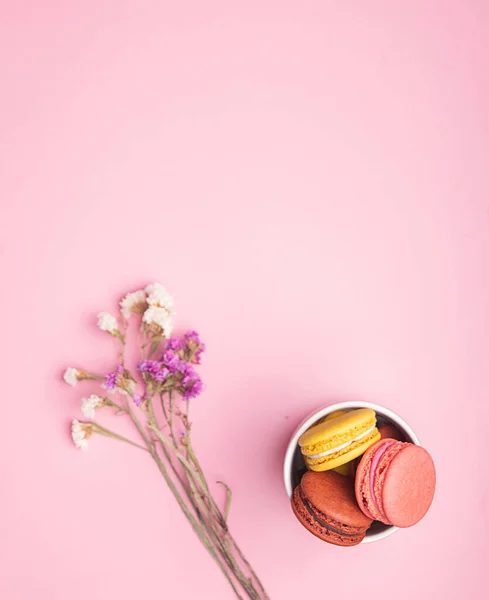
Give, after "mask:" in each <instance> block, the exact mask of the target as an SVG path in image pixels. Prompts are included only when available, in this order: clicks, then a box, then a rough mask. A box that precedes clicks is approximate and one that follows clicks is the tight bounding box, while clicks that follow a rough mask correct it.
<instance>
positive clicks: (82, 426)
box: [71, 419, 92, 450]
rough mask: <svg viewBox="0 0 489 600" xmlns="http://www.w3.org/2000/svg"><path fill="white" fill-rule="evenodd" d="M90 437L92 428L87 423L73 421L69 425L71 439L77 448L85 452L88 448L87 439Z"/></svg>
mask: <svg viewBox="0 0 489 600" xmlns="http://www.w3.org/2000/svg"><path fill="white" fill-rule="evenodd" d="M91 435H92V426H91V425H89V424H88V423H80V421H77V420H76V419H73V421H72V423H71V437H72V438H73V442H74V443H75V446H76V447H77V448H80V450H86V449H87V447H88V438H89V437H90V436H91Z"/></svg>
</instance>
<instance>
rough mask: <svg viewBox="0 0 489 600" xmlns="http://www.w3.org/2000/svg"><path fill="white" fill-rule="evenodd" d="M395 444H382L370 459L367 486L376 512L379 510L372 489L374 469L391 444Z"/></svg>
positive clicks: (373, 489) (390, 442)
mask: <svg viewBox="0 0 489 600" xmlns="http://www.w3.org/2000/svg"><path fill="white" fill-rule="evenodd" d="M395 443H396V442H395V441H394V440H392V441H389V442H386V443H385V444H382V446H381V447H380V448H378V449H377V451H376V452H375V454H374V456H373V458H372V463H371V465H370V474H369V484H370V495H371V497H372V499H373V501H374V504H375V508H376V509H377V510H380V508H379V505H378V503H377V498H376V497H375V487H374V483H375V469H376V468H377V466H378V464H379V462H380V459H381V458H382V456H383V454H384V453H385V452H386V450H387V449H388V448H390V447H391V446H392V445H393V444H395Z"/></svg>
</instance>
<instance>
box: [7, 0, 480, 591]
mask: <svg viewBox="0 0 489 600" xmlns="http://www.w3.org/2000/svg"><path fill="white" fill-rule="evenodd" d="M399 5H401V6H402V8H400V7H399ZM488 27H489V4H488V3H487V2H485V1H483V0H480V1H479V2H477V1H467V0H466V1H461V0H460V1H457V2H455V1H447V0H444V1H441V0H439V1H435V2H430V3H427V2H424V1H421V0H413V1H412V2H405V3H394V2H387V1H385V2H370V1H366V2H361V3H359V2H350V1H345V2H336V3H331V2H320V1H317V2H313V1H304V2H289V1H285V2H284V1H282V2H278V1H276V2H272V1H271V0H268V1H267V0H265V1H263V0H260V2H258V1H251V2H247V3H244V2H243V3H237V2H228V1H224V0H221V1H217V0H211V1H209V2H197V1H194V2H185V1H182V2H168V1H167V2H161V1H159V2H157V1H148V2H145V1H138V2H136V1H135V0H132V1H131V0H126V1H125V2H120V1H115V0H111V1H103V0H97V1H96V2H95V1H93V0H87V1H86V2H78V3H73V2H72V3H66V2H61V1H56V2H55V1H48V0H45V1H44V2H34V1H31V2H27V1H19V2H7V1H6V0H4V1H3V2H1V8H0V81H1V85H2V93H1V95H0V203H1V204H0V207H1V208H0V272H1V275H2V294H1V296H0V298H1V300H0V303H1V304H0V307H1V309H2V317H3V324H2V363H1V364H2V369H1V370H2V375H3V377H2V392H3V393H2V397H3V414H2V417H3V421H2V433H1V436H0V445H1V450H2V451H1V453H0V474H1V488H0V505H1V509H2V519H0V596H1V598H2V600H3V599H5V600H31V599H32V598H41V599H43V600H44V599H46V600H47V599H49V600H65V598H67V597H69V598H70V599H71V600H82V599H85V598H91V599H93V600H99V599H100V600H102V599H107V598H110V599H117V600H129V599H131V600H132V599H133V598H143V597H150V596H151V597H154V598H213V599H214V600H221V599H228V598H231V597H232V596H231V593H230V590H229V589H228V587H227V584H226V583H225V580H224V578H223V577H222V575H221V574H220V573H219V571H218V569H217V568H216V567H215V566H214V564H213V562H212V560H211V559H210V558H209V557H208V556H207V554H206V552H205V551H204V550H203V549H202V548H201V546H200V545H199V543H198V542H197V541H196V539H194V535H193V533H192V532H191V530H190V528H189V527H188V525H187V523H186V522H185V520H184V518H183V517H182V515H181V514H180V512H179V510H178V508H177V506H176V505H175V503H174V501H173V499H172V497H171V496H170V494H169V493H168V492H167V490H166V488H165V486H164V484H163V482H162V481H161V480H160V477H159V476H158V474H157V472H156V470H155V468H154V467H153V465H152V464H151V463H150V462H149V461H148V460H146V457H145V456H143V455H142V453H141V455H140V453H139V452H138V451H137V450H133V449H131V448H129V447H123V446H121V445H119V444H118V443H116V442H113V441H110V440H104V439H94V440H91V443H90V448H89V450H88V452H86V453H82V452H80V451H77V450H76V449H75V448H74V447H73V445H72V443H71V440H70V437H69V421H70V419H71V417H72V416H73V415H78V416H80V412H79V398H80V396H81V395H82V394H85V393H86V392H89V391H93V389H94V388H93V387H91V386H90V385H88V386H86V387H84V388H83V389H80V388H77V389H71V388H69V387H67V386H66V385H65V384H63V383H62V381H61V380H60V375H61V372H62V370H63V368H64V367H65V366H66V365H76V366H78V365H85V366H86V367H88V368H90V367H93V368H108V367H109V366H112V364H113V361H112V350H113V342H112V340H111V339H108V337H105V336H104V335H102V334H101V333H99V332H98V331H97V329H96V327H95V325H94V313H95V312H96V311H98V310H103V309H106V310H113V309H114V308H115V303H116V300H117V298H118V296H119V295H120V294H122V293H124V292H125V291H126V290H128V289H131V288H134V287H137V286H138V285H141V284H143V283H147V282H150V281H154V280H157V281H161V282H163V283H164V284H165V285H166V286H167V287H168V288H169V289H170V290H171V292H172V293H173V295H174V297H175V302H176V305H177V310H178V324H179V325H180V326H181V327H183V326H187V325H192V326H194V327H195V328H197V329H199V330H200V331H201V333H202V335H203V337H204V338H205V340H206V342H207V344H208V348H209V351H208V353H207V356H206V358H205V361H204V365H203V369H202V373H203V376H204V377H205V380H206V382H207V386H208V389H207V392H206V394H205V395H204V396H203V397H202V398H201V399H199V400H198V401H196V402H195V403H194V406H193V409H192V411H193V415H194V423H195V427H194V429H195V445H196V447H197V449H198V451H199V453H200V455H201V458H202V462H203V463H204V465H205V469H206V471H207V473H208V474H209V476H210V477H211V479H216V480H217V479H223V480H225V481H227V482H228V483H229V484H230V485H231V487H232V488H233V491H234V503H233V507H232V509H231V526H232V528H233V529H234V531H235V534H236V537H237V538H238V540H239V541H240V543H241V545H242V547H243V548H244V550H245V551H246V553H247V555H248V556H249V558H250V560H251V561H252V562H253V564H254V566H255V567H256V569H257V570H258V571H259V573H260V574H261V575H262V578H263V580H264V582H265V584H266V587H267V588H268V590H269V592H270V595H271V597H272V598H273V599H274V600H287V599H289V598H291V599H292V598H296V597H297V595H298V594H299V593H300V594H301V596H303V595H304V594H309V595H311V596H314V597H315V596H316V595H317V594H318V591H320V590H321V589H322V587H321V586H323V585H324V581H321V582H319V581H318V580H317V578H316V575H317V573H318V572H321V573H323V574H324V577H326V578H327V576H328V573H333V574H334V577H332V578H331V579H328V593H329V594H330V595H335V594H336V595H339V594H340V593H341V590H343V584H344V581H348V585H349V595H350V596H349V597H354V596H357V595H358V594H360V593H362V597H364V598H372V599H373V598H384V597H385V598H387V596H386V595H384V594H387V592H385V593H384V592H383V590H391V589H392V588H393V587H394V589H396V600H408V599H411V598H413V597H417V598H426V599H428V598H431V597H434V596H436V597H443V598H444V599H445V600H458V599H459V598H462V597H467V596H470V597H471V598H472V599H474V600H478V599H482V598H484V597H485V595H486V590H485V589H484V588H483V582H484V581H485V580H486V577H485V573H484V570H483V569H484V566H485V561H486V559H485V558H484V557H485V556H487V553H488V552H489V543H488V535H487V532H488V528H489V508H488V507H489V484H488V481H489V467H488V462H487V460H484V458H485V459H487V458H488V450H487V441H486V440H487V423H488V420H489V402H488V396H489V394H488V392H489V370H488V368H487V365H488V360H489V335H488V332H489V218H488V206H489V169H488V160H489V118H488V107H489V51H488V42H487V30H488ZM351 399H364V400H371V401H374V402H378V403H380V404H383V405H386V406H388V407H390V408H392V409H393V410H395V411H397V412H399V413H400V414H401V415H402V416H403V417H404V418H405V419H406V420H407V421H408V422H409V423H410V424H411V425H412V427H413V428H414V430H415V431H416V433H417V434H418V435H419V437H420V439H421V442H422V443H423V444H424V445H425V446H426V447H427V449H428V450H429V451H430V452H431V453H432V455H433V457H434V459H435V463H436V465H437V474H438V486H437V494H436V497H435V501H434V504H433V506H432V508H431V510H430V512H429V514H428V515H427V516H426V518H425V519H423V521H422V522H421V523H420V524H419V525H417V526H416V527H413V528H412V529H409V530H406V531H402V532H398V533H396V534H395V535H393V536H391V537H389V538H388V539H387V540H385V541H382V542H379V543H376V544H371V545H365V546H361V547H358V548H352V549H347V550H344V549H337V548H335V547H332V546H329V545H327V544H324V543H322V542H320V541H319V540H317V539H316V538H314V536H312V535H307V533H306V532H305V531H303V529H302V528H301V527H298V526H297V523H296V520H295V518H294V516H293V514H292V512H291V510H290V506H289V502H288V498H287V496H286V494H285V492H284V490H283V484H282V473H281V466H282V457H283V452H284V450H285V445H286V442H287V440H288V437H289V436H290V434H291V432H292V431H293V430H294V429H295V427H296V424H297V422H298V421H300V420H302V418H303V416H304V415H305V414H308V413H309V412H310V411H311V410H312V409H313V408H314V407H315V406H320V405H324V404H325V403H326V402H328V401H333V400H351ZM106 422H108V423H111V422H112V421H111V420H110V419H109V420H108V421H106ZM112 424H113V423H112ZM464 425H466V430H464ZM461 439H463V448H464V451H463V452H461V451H459V449H458V447H457V444H458V443H459V441H460V440H461ZM454 519H455V520H456V522H457V526H456V527H452V526H451V523H453V521H454ZM378 564H382V565H383V568H382V577H383V579H384V581H383V585H382V586H381V587H379V588H377V587H376V586H375V585H372V587H371V588H368V587H367V588H366V587H365V581H372V584H374V583H375V581H377V578H376V577H374V578H373V579H372V569H375V567H376V565H378ZM406 572H409V574H410V575H409V577H406V576H405V574H406ZM352 574H354V576H352ZM401 582H402V584H401ZM365 589H367V590H369V589H370V592H368V591H367V592H365ZM339 597H346V596H344V595H342V596H339ZM389 597H391V592H390V591H389Z"/></svg>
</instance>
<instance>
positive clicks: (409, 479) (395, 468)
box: [355, 438, 436, 527]
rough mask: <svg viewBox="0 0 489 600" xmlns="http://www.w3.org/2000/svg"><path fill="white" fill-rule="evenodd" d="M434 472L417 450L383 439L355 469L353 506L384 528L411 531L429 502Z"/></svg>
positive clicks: (422, 451)
mask: <svg viewBox="0 0 489 600" xmlns="http://www.w3.org/2000/svg"><path fill="white" fill-rule="evenodd" d="M435 486H436V472H435V465H434V463H433V459H432V458H431V456H430V454H429V453H428V452H427V451H426V450H425V449H424V448H422V447H421V446H415V445H414V444H410V443H407V442H399V441H397V440H393V439H389V438H387V439H383V440H380V441H379V442H378V443H376V444H374V445H373V446H371V447H370V448H369V449H368V450H367V451H366V452H365V454H364V455H363V457H362V460H361V461H360V464H359V465H358V468H357V472H356V478H355V494H356V498H357V502H358V505H359V507H360V508H361V510H362V511H363V513H364V514H365V516H367V517H368V518H370V519H374V520H376V521H381V522H382V523H385V524H386V525H395V526H396V527H411V526H412V525H415V524H416V523H418V521H420V520H421V519H422V518H423V517H424V516H425V514H426V513H427V512H428V509H429V508H430V506H431V503H432V501H433V496H434V493H435Z"/></svg>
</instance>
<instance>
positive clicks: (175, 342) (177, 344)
mask: <svg viewBox="0 0 489 600" xmlns="http://www.w3.org/2000/svg"><path fill="white" fill-rule="evenodd" d="M181 348H182V338H178V337H171V338H170V339H169V340H168V341H167V342H166V349H167V350H181Z"/></svg>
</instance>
